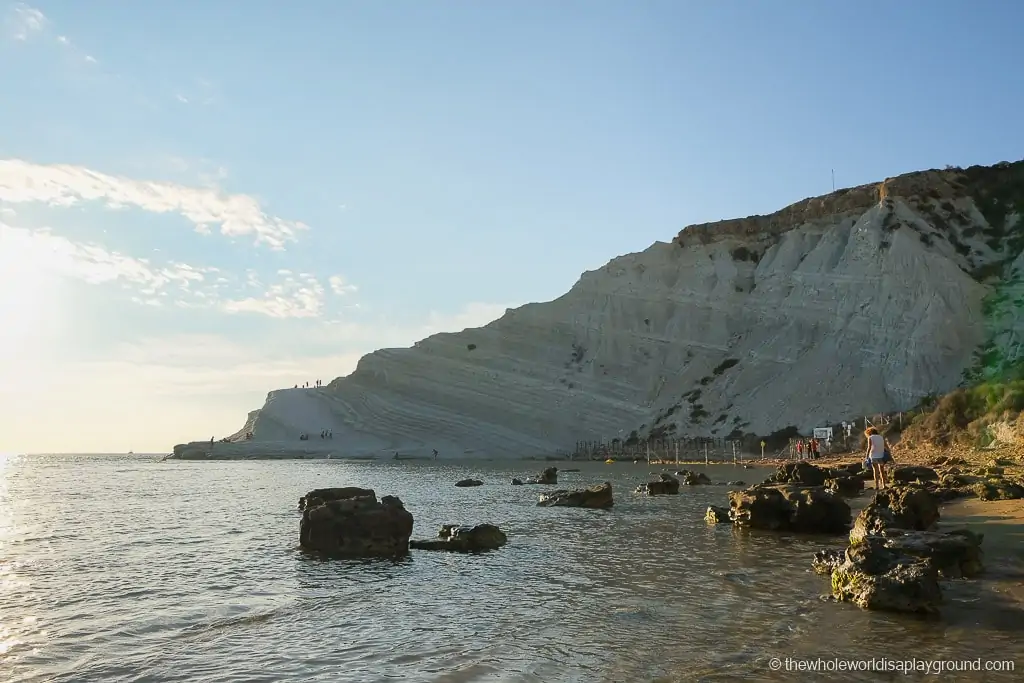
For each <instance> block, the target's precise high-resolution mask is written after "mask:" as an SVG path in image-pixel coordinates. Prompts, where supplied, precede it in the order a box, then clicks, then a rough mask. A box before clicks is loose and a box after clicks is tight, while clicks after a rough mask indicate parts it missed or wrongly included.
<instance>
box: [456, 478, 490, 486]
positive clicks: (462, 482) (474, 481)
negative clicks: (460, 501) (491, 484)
mask: <svg viewBox="0 0 1024 683" xmlns="http://www.w3.org/2000/svg"><path fill="white" fill-rule="evenodd" d="M455 485H456V486H458V487H460V488H465V487H467V486H483V485H484V483H483V482H482V481H480V480H479V479H460V480H459V481H457V482H455Z"/></svg>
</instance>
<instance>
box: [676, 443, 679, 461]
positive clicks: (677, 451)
mask: <svg viewBox="0 0 1024 683" xmlns="http://www.w3.org/2000/svg"><path fill="white" fill-rule="evenodd" d="M676 464H677V465H678V464H679V442H678V441H676Z"/></svg>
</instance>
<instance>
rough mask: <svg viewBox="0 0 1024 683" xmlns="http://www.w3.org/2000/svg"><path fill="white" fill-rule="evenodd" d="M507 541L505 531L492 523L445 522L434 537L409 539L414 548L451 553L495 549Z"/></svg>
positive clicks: (411, 546)
mask: <svg viewBox="0 0 1024 683" xmlns="http://www.w3.org/2000/svg"><path fill="white" fill-rule="evenodd" d="M506 543H508V536H506V535H505V532H504V531H502V530H501V529H499V528H498V527H496V526H494V525H493V524H477V525H476V526H461V525H458V524H445V525H444V526H442V527H441V530H440V531H438V532H437V538H436V539H430V540H424V541H409V547H410V548H412V549H414V550H443V551H446V552H452V553H477V552H484V551H487V550H497V549H498V548H500V547H502V546H503V545H505V544H506Z"/></svg>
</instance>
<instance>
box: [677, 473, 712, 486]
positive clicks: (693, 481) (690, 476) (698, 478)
mask: <svg viewBox="0 0 1024 683" xmlns="http://www.w3.org/2000/svg"><path fill="white" fill-rule="evenodd" d="M676 476H677V477H679V481H680V482H681V483H683V484H685V485H686V486H698V485H700V484H710V483H711V479H710V478H709V477H708V475H706V474H704V473H703V472H694V471H693V470H679V471H678V472H676Z"/></svg>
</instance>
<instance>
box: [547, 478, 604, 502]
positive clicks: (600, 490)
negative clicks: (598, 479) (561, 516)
mask: <svg viewBox="0 0 1024 683" xmlns="http://www.w3.org/2000/svg"><path fill="white" fill-rule="evenodd" d="M537 505H540V506H542V507H574V508H610V507H612V505H614V499H613V498H612V485H611V482H607V481H606V482H605V483H603V484H596V485H594V486H589V487H587V488H585V489H572V490H566V489H559V490H557V491H551V492H550V493H542V494H540V498H539V499H538V500H537Z"/></svg>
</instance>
